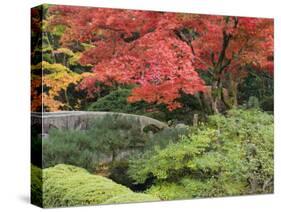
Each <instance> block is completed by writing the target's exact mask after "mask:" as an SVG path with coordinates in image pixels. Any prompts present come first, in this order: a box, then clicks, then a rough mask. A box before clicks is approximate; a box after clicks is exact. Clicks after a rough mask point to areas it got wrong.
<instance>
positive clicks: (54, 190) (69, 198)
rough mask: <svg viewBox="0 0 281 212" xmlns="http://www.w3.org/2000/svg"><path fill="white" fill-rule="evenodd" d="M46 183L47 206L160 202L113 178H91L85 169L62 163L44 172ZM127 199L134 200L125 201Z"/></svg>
mask: <svg viewBox="0 0 281 212" xmlns="http://www.w3.org/2000/svg"><path fill="white" fill-rule="evenodd" d="M43 182H44V184H43V190H44V193H43V205H44V207H65V206H76V205H93V204H109V203H123V202H136V201H139V200H140V199H143V200H144V201H153V200H157V198H153V197H152V196H150V195H145V194H143V195H138V194H135V193H134V192H132V191H131V190H130V189H128V188H126V187H125V186H122V185H119V184H117V183H115V182H113V181H112V180H110V179H107V178H105V177H102V176H98V175H92V174H90V173H88V172H87V171H86V170H85V169H82V168H78V167H74V166H70V165H63V164H60V165H57V166H55V167H51V168H47V169H44V171H43ZM125 196H127V197H128V196H132V197H131V198H130V199H129V198H128V199H127V200H125V198H124V197H125ZM112 198H113V199H112ZM110 199H112V200H110Z"/></svg>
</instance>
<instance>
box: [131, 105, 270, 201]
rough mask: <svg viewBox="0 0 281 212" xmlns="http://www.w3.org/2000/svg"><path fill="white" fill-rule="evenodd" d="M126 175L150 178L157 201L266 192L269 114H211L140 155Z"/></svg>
mask: <svg viewBox="0 0 281 212" xmlns="http://www.w3.org/2000/svg"><path fill="white" fill-rule="evenodd" d="M129 174H130V176H131V177H132V178H133V179H134V180H135V181H136V182H138V183H143V182H145V181H146V180H147V179H148V178H153V179H154V181H155V185H153V186H152V188H150V189H149V190H148V193H151V194H157V195H159V197H160V198H161V199H180V198H190V197H209V196H224V195H241V194H253V193H254V194H256V193H271V192H272V191H273V117H272V116H271V115H268V114H266V113H263V112H260V111H258V110H254V109H253V110H248V111H244V110H231V111H229V112H228V114H227V116H226V117H225V116H222V115H215V116H211V117H209V121H208V123H206V124H204V125H202V126H200V127H199V128H197V129H191V130H190V133H189V134H188V135H184V136H182V138H181V139H180V140H179V142H177V143H174V144H170V145H169V146H167V147H166V148H158V147H156V148H153V149H152V150H151V151H147V152H146V153H145V154H142V155H139V158H137V159H135V160H132V161H131V162H130V165H129ZM176 191H177V192H176Z"/></svg>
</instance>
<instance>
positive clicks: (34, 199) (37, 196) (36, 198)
mask: <svg viewBox="0 0 281 212" xmlns="http://www.w3.org/2000/svg"><path fill="white" fill-rule="evenodd" d="M42 182H43V181H42V169H40V168H38V167H36V166H34V165H32V164H31V203H32V204H35V205H38V206H40V207H42V198H43V196H42V186H43V185H42Z"/></svg>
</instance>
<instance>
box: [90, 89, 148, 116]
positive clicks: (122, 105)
mask: <svg viewBox="0 0 281 212" xmlns="http://www.w3.org/2000/svg"><path fill="white" fill-rule="evenodd" d="M131 90H132V89H131V88H119V89H117V90H115V91H112V92H111V93H109V94H108V95H106V96H104V97H101V98H99V99H98V100H97V101H96V102H94V103H92V104H90V105H89V106H88V108H87V110H89V111H110V112H122V113H134V114H138V113H139V114H142V113H144V112H145V109H146V105H147V104H146V103H144V102H143V103H134V104H130V103H128V101H127V99H128V97H129V96H130V95H131Z"/></svg>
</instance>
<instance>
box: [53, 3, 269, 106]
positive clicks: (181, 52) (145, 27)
mask: <svg viewBox="0 0 281 212" xmlns="http://www.w3.org/2000/svg"><path fill="white" fill-rule="evenodd" d="M49 12H50V13H51V14H52V18H51V21H50V25H49V26H50V27H52V26H55V25H58V24H62V25H65V26H66V30H65V32H64V35H63V36H62V38H61V42H62V44H63V45H65V46H67V47H71V46H73V45H75V44H77V43H78V42H80V43H82V42H83V43H87V44H90V45H92V48H88V49H86V50H85V51H84V52H83V54H82V56H81V58H80V63H81V64H82V65H88V64H90V65H93V69H92V70H93V75H91V76H89V77H88V78H85V79H84V80H83V81H82V83H81V85H80V88H82V89H87V90H88V93H89V95H93V94H95V92H97V91H98V89H99V87H98V86H97V84H98V83H97V82H101V83H103V84H105V85H108V86H115V85H124V84H134V85H136V87H135V88H134V89H133V90H132V94H131V96H130V97H129V98H128V101H129V102H136V101H141V100H144V101H146V102H149V103H154V104H165V105H166V106H167V107H168V108H169V109H170V110H173V109H176V108H178V107H181V105H180V103H179V102H178V101H177V100H178V98H179V97H180V93H181V92H184V93H187V94H195V93H197V92H204V91H205V84H204V81H203V80H202V79H201V78H200V76H199V75H198V73H197V70H199V69H200V70H206V71H208V72H210V74H211V76H212V80H213V85H212V88H213V89H214V90H215V89H220V90H222V89H221V88H222V87H224V86H223V83H226V84H233V83H232V82H229V83H228V82H227V79H228V80H229V78H231V80H236V79H241V78H243V76H245V70H246V69H245V67H247V66H249V65H251V66H254V67H256V68H259V69H261V70H264V69H266V70H268V71H270V72H272V70H273V23H272V20H270V19H255V18H237V17H224V16H206V15H192V14H191V15H189V14H180V13H178V14H176V13H165V12H150V11H136V10H117V9H105V8H89V7H71V6H53V7H51V8H50V9H49ZM227 74H228V75H227ZM229 75H231V77H229ZM226 76H228V77H226ZM235 85H236V87H237V83H236V84H235ZM228 89H230V90H231V89H232V88H228ZM213 93H216V92H213ZM218 98H219V96H215V97H214V101H215V102H216V101H217V99H218ZM214 106H215V107H216V105H214ZM214 110H217V108H214Z"/></svg>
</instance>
